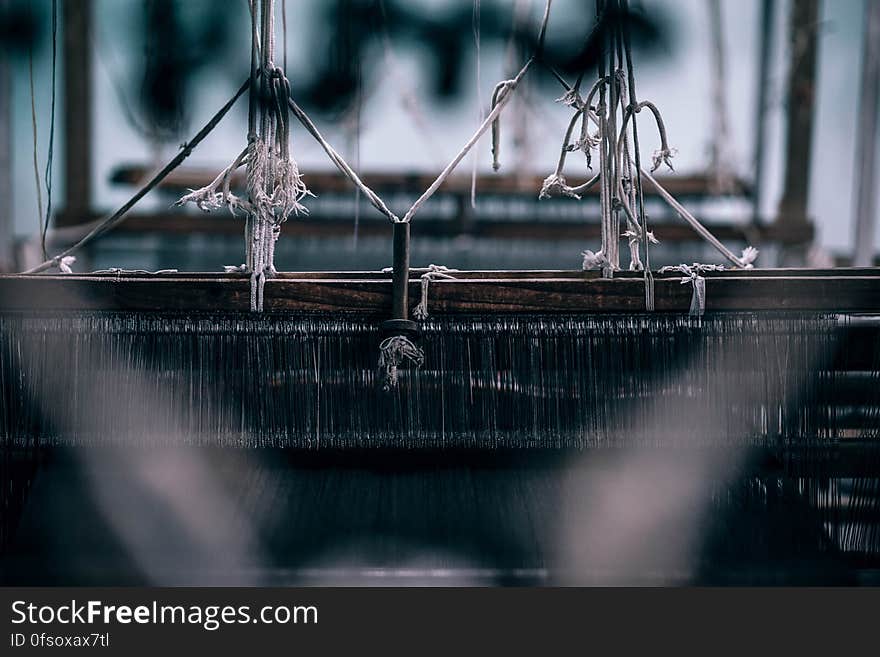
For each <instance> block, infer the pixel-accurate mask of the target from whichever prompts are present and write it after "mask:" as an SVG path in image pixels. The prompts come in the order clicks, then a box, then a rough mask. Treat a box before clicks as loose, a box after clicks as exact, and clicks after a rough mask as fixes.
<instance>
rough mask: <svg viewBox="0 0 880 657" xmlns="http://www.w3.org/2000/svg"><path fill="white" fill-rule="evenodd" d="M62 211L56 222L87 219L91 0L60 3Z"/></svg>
mask: <svg viewBox="0 0 880 657" xmlns="http://www.w3.org/2000/svg"><path fill="white" fill-rule="evenodd" d="M61 6H62V20H63V32H64V50H63V57H64V68H65V74H64V185H65V188H66V192H65V199H64V212H63V216H62V217H60V219H61V221H60V223H62V224H64V225H71V224H79V223H83V222H85V221H89V220H90V219H91V216H90V213H91V207H92V37H91V30H92V0H78V1H77V2H63V3H61Z"/></svg>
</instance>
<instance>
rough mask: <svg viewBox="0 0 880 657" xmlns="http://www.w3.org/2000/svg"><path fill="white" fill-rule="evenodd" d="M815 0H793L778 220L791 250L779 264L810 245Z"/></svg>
mask: <svg viewBox="0 0 880 657" xmlns="http://www.w3.org/2000/svg"><path fill="white" fill-rule="evenodd" d="M818 22H819V0H793V2H792V7H791V23H790V32H789V48H790V52H789V62H790V64H789V67H790V68H789V73H788V93H787V94H786V104H787V110H786V113H787V115H788V125H787V126H786V135H785V141H786V147H785V179H784V180H785V182H784V187H783V192H782V199H781V201H780V202H779V214H778V218H777V220H776V222H777V224H778V227H779V228H780V229H782V232H784V233H785V234H786V235H787V236H788V238H787V239H786V242H787V243H789V244H791V245H792V246H791V247H790V248H789V249H787V250H786V251H785V252H784V253H783V257H782V259H783V262H782V263H780V264H783V265H785V264H789V265H797V264H802V262H803V260H804V258H805V256H806V247H807V246H808V244H809V243H810V242H811V241H812V234H813V230H812V225H811V223H810V220H809V218H808V216H807V203H808V201H809V192H810V169H811V163H812V155H813V118H814V116H815V98H816V60H817V59H818V57H817V55H818V49H819V39H818V34H817V32H818Z"/></svg>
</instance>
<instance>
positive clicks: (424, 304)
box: [413, 265, 458, 320]
mask: <svg viewBox="0 0 880 657" xmlns="http://www.w3.org/2000/svg"><path fill="white" fill-rule="evenodd" d="M452 271H458V270H457V269H449V267H444V266H443V265H428V269H427V271H426V272H425V273H424V274H422V275H421V277H420V278H421V282H422V298H421V299H420V300H419V303H418V304H417V305H416V307H415V308H413V317H415V318H416V319H418V320H424V319H427V318H428V286H429V285H430V284H431V281H438V280H443V279H445V280H454V279H455V276H451V275H450V274H449V273H448V272H452Z"/></svg>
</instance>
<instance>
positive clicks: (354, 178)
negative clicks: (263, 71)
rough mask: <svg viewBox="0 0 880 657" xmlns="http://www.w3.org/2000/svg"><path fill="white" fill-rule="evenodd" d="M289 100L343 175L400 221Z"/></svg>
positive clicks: (379, 209)
mask: <svg viewBox="0 0 880 657" xmlns="http://www.w3.org/2000/svg"><path fill="white" fill-rule="evenodd" d="M287 102H288V104H289V106H290V111H292V112H293V115H294V116H295V117H296V118H297V120H298V121H299V122H300V123H301V124H302V125H303V127H304V128H305V129H306V130H307V131H308V132H309V134H310V135H312V137H314V139H315V141H317V142H318V144H319V145H320V146H321V148H323V149H324V152H325V153H326V154H327V157H329V158H330V161H331V162H333V164H334V165H336V168H337V169H339V171H340V173H342V175H344V176H345V177H346V178H348V179H349V180H350V181H351V182H352V184H354V185H355V186H356V187H357V188H358V189H359V190H361V193H362V194H363V195H364V196H365V197H366V198H367V200H369V201H370V204H371V205H372V206H373V207H374V208H376V209H377V210H378V211H379V212H381V213H382V214H383V215H385V216H386V217H387V218H388V219H389V220H390V221H391V222H392V223H397V222H399V221H400V218H399V217H398V216H397V215H396V214H394V213H393V212H392V211H391V210H389V209H388V206H387V205H385V201H383V200H382V199H381V198H380V197H379V195H378V194H376V192H374V191H373V190H372V189H370V188H369V187H367V186H366V185H365V184H364V183H363V181H362V180H361V179H360V177H359V176H358V175H357V173H355V171H354V169H352V168H351V166H349V164H348V162H346V161H345V159H344V158H343V157H342V156H341V155H340V154H339V153H337V152H336V150H334V148H333V147H332V146H331V145H330V144H329V142H328V141H327V140H326V139H324V137H323V136H322V135H321V132H320V131H319V130H318V128H317V126H316V125H315V124H314V122H313V121H312V120H311V119H310V118H309V116H308V114H306V113H305V112H304V111H303V109H302V108H301V107H300V106H299V105H297V104H296V102H295V101H294V100H293V99H292V98H288V100H287Z"/></svg>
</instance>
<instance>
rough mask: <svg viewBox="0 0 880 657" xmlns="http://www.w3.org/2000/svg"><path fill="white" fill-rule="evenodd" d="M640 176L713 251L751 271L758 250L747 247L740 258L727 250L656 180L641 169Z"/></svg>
mask: <svg viewBox="0 0 880 657" xmlns="http://www.w3.org/2000/svg"><path fill="white" fill-rule="evenodd" d="M642 175H643V176H644V177H645V178H647V179H648V181H649V182H650V183H651V184H652V185H653V186H654V188H655V189H656V190H657V193H658V194H660V196H661V198H662V199H663V200H664V201H666V203H667V204H669V206H670V207H671V208H672V209H673V210H675V211H676V212H677V213H678V215H679V216H680V217H681V218H682V219H684V220H685V221H686V222H688V223H689V224H690V225H691V227H693V229H694V230H695V231H696V232H697V233H698V234H699V235H700V237H702V238H703V239H704V240H706V241H707V242H708V243H709V244H711V245H712V246H713V247H715V249H716V250H717V251H718V252H719V253H720V254H721V255H723V256H724V257H725V258H727V260H729V261H730V262H731V263H733V264H734V265H736V266H737V267H740V268H742V269H751V267H752V263H753V262H754V261H755V258H757V257H758V250H757V249H756V248H754V247H752V246H747V247H746V248H745V249H744V250H743V252H742V256H741V257H740V256H737V255H736V254H735V253H733V252H732V251H731V250H730V249H728V248H727V247H726V246H724V244H722V243H721V242H720V241H719V240H718V238H717V237H715V236H714V235H713V234H712V233H711V232H709V229H707V228H706V227H705V226H703V224H701V223H700V222H699V221H698V220H697V219H696V218H695V217H694V216H693V215H692V214H691V213H690V212H688V210H687V208H685V207H684V206H683V205H682V204H681V203H679V202H678V201H677V200H676V198H675V197H674V196H673V195H672V194H670V193H669V192H668V191H666V189H665V188H664V187H663V186H662V185H661V184H660V183H658V182H657V179H656V178H654V176H652V175H651V174H650V173H648V172H647V171H645V170H644V169H642Z"/></svg>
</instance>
